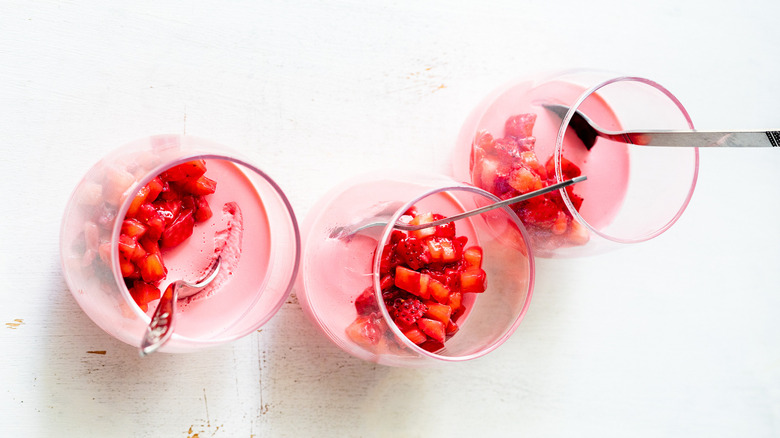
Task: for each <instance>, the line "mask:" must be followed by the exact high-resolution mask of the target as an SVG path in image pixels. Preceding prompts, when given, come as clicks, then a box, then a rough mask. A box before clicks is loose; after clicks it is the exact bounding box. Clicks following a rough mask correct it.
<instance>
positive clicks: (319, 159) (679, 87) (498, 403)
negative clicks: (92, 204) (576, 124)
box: [0, 0, 780, 438]
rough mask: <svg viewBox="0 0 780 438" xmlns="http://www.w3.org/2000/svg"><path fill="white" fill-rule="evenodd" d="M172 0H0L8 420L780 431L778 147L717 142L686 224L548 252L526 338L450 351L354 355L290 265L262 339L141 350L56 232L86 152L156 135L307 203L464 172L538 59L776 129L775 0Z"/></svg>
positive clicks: (1, 250) (703, 114)
mask: <svg viewBox="0 0 780 438" xmlns="http://www.w3.org/2000/svg"><path fill="white" fill-rule="evenodd" d="M160 3H163V2H156V1H139V2H90V1H83V2H74V1H53V0H52V1H38V2H29V1H26V0H19V1H14V0H0V148H2V154H0V175H2V179H1V180H0V181H1V182H2V185H1V186H0V205H2V208H0V278H2V282H1V283H0V351H2V354H0V436H4V437H5V436H24V437H51V436H58V437H85V436H100V437H103V436H111V437H189V438H193V437H196V436H197V437H211V436H213V437H263V436H269V437H270V436H273V437H282V436H291V437H299V436H410V437H411V436H469V435H471V436H473V435H478V436H485V435H487V436H498V435H503V436H541V437H572V436H594V437H605V436H607V437H609V436H616V437H623V436H649V437H658V436H664V437H667V436H685V437H688V436H707V437H748V436H749V437H770V436H778V435H780V180H778V178H777V177H776V175H777V174H778V171H780V150H771V149H769V150H703V151H701V174H700V179H699V184H698V187H697V190H696V193H695V195H694V198H693V200H692V202H691V204H690V206H689V208H688V210H687V211H686V213H685V214H684V215H683V217H682V219H681V220H680V221H679V222H678V223H677V224H676V225H675V226H674V227H673V228H672V229H671V230H670V231H669V232H667V233H665V234H664V235H663V236H661V237H659V238H657V239H655V240H653V241H651V242H648V243H645V244H641V245H636V246H633V247H631V248H626V249H624V250H621V251H618V252H615V253H610V254H607V255H604V256H599V257H592V258H586V259H576V260H539V261H538V265H537V266H538V281H537V283H536V288H535V294H534V298H533V302H532V304H531V308H530V311H529V313H528V316H527V318H526V320H525V321H524V322H523V324H522V325H521V327H520V329H519V330H518V332H517V333H516V334H515V335H514V336H513V337H512V339H511V340H510V341H509V342H508V343H507V344H505V345H503V346H502V347H501V348H499V349H498V350H497V351H495V352H494V353H492V354H490V355H488V356H486V357H484V358H481V359H478V360H475V361H472V362H467V363H463V364H457V365H449V366H445V367H441V368H438V369H425V370H415V369H396V368H386V367H382V366H377V365H374V364H371V363H366V362H362V361H359V360H357V359H354V358H352V357H351V356H348V355H347V354H346V353H343V352H342V351H341V350H339V349H338V348H337V347H335V346H334V345H332V344H331V343H330V342H329V341H328V340H326V339H325V338H324V337H323V336H322V335H320V334H319V332H317V331H316V330H315V329H314V328H313V326H311V325H310V324H309V322H308V320H307V319H305V317H304V314H303V313H302V311H301V308H300V306H299V304H298V302H297V300H296V299H295V291H293V295H292V296H291V297H290V299H289V301H288V302H287V303H286V304H285V305H284V306H283V308H282V309H281V311H280V312H279V313H278V314H277V316H275V317H274V318H273V319H272V321H271V322H270V323H269V324H267V325H266V326H264V327H263V328H262V329H260V330H258V332H257V333H253V334H252V335H251V336H248V337H247V338H244V339H242V340H239V341H237V342H235V343H232V344H230V345H226V346H223V347H220V348H215V349H212V350H207V351H204V352H202V353H198V354H191V355H165V354H160V355H153V356H151V357H148V358H144V359H141V358H139V357H138V355H137V353H136V351H135V350H134V349H132V348H131V347H128V346H126V345H124V344H122V343H120V342H118V341H116V340H114V339H113V338H111V337H109V336H108V335H106V334H104V333H103V332H102V331H101V330H100V329H99V328H97V327H96V326H95V325H94V324H93V323H92V322H91V321H90V320H89V319H88V318H87V317H86V316H85V314H83V313H82V312H81V310H80V309H79V307H78V306H77V304H76V302H75V301H74V300H73V298H72V297H71V295H70V292H69V291H68V289H67V287H66V285H65V283H64V280H63V277H62V274H61V271H60V267H59V256H58V236H59V223H60V218H61V215H62V211H63V209H64V206H65V202H66V200H67V197H68V195H69V193H70V191H71V190H72V188H73V187H74V186H75V184H76V183H77V182H78V180H79V179H80V177H81V175H82V174H83V173H84V172H85V171H86V170H87V169H88V168H89V167H90V166H92V164H93V163H94V162H95V161H96V160H97V159H98V158H99V157H100V156H101V155H103V154H104V153H105V152H107V151H108V150H110V149H113V148H115V147H117V146H119V145H121V144H123V143H126V142H128V141H130V140H133V139H135V138H138V137H143V136H147V135H151V134H158V133H187V134H193V135H198V136H201V137H206V138H210V139H213V140H216V141H219V142H222V143H225V144H228V145H230V146H231V147H233V148H236V149H240V150H242V151H243V152H244V153H245V154H247V155H249V156H250V157H251V158H253V159H254V160H255V162H256V163H257V164H258V165H259V166H260V167H262V168H263V169H265V170H267V171H268V172H269V173H270V174H271V175H272V176H273V177H275V179H276V180H277V181H278V182H279V184H280V185H281V186H282V188H283V189H284V190H285V191H286V193H287V194H288V196H289V198H290V200H291V202H292V203H293V206H294V207H295V210H296V213H297V214H298V216H299V218H303V217H304V216H305V215H306V213H307V212H308V210H309V208H310V206H311V205H312V204H313V203H314V202H315V201H316V200H317V199H318V198H319V197H320V196H321V195H322V194H324V193H325V191H326V190H327V189H328V188H330V187H331V186H333V185H335V184H336V183H338V182H340V181H341V180H342V179H344V178H346V177H347V176H350V175H353V174H357V173H360V172H365V171H371V170H377V169H384V168H402V169H409V170H420V171H430V172H440V173H445V172H447V171H448V170H449V151H450V148H451V146H452V144H453V141H454V139H455V136H456V134H457V132H458V129H459V127H460V124H461V122H462V121H463V119H464V118H465V117H466V115H467V113H468V112H469V110H470V108H471V107H472V106H473V105H475V104H476V103H477V102H478V101H479V100H480V99H481V98H482V97H483V96H484V95H485V94H486V93H488V92H489V91H490V90H491V89H493V88H494V87H496V86H498V85H499V84H501V83H503V82H505V81H506V80H509V79H512V78H514V77H516V76H522V75H524V74H528V73H532V72H535V71H539V70H551V69H558V68H569V67H602V68H607V69H612V70H617V71H623V72H626V73H631V74H636V75H641V76H646V77H650V78H653V79H655V80H656V81H658V82H660V83H662V84H664V85H665V86H666V87H668V88H669V89H670V90H672V92H674V93H675V94H676V95H677V96H678V97H679V98H680V99H681V100H682V102H683V103H684V104H685V105H686V107H687V108H688V110H689V111H690V113H691V114H692V116H693V118H694V122H695V123H696V124H697V125H698V127H699V128H709V129H716V128H730V127H731V128H743V129H750V128H757V129H758V128H774V129H777V128H780V109H779V108H780V107H778V102H780V79H778V73H779V72H780V55H778V49H777V47H778V46H777V44H778V42H779V41H780V26H777V17H778V16H780V3H778V2H775V1H770V0H763V1H758V0H756V1H753V0H747V1H739V2H737V1H716V2H704V1H702V2H690V1H684V0H682V1H681V0H661V1H658V2H649V3H648V2H642V3H641V4H640V3H639V2H636V4H635V5H632V4H630V3H631V2H610V1H606V0H595V1H590V2H579V1H574V0H562V1H557V2H545V1H512V0H509V1H505V2H501V3H502V4H498V2H497V3H496V5H495V6H492V7H490V8H488V7H487V6H486V5H483V4H482V3H483V2H471V3H466V2H447V1H436V2H415V1H396V2H385V3H379V2H364V1H338V2H296V1H257V0H249V1H235V2H213V3H212V2H206V1H189V2H179V3H165V4H160ZM373 3H376V4H373Z"/></svg>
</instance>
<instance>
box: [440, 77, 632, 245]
mask: <svg viewBox="0 0 780 438" xmlns="http://www.w3.org/2000/svg"><path fill="white" fill-rule="evenodd" d="M584 91H585V89H584V88H582V87H580V86H578V85H573V84H570V83H566V82H555V81H553V82H548V83H544V84H541V85H537V86H533V84H532V83H530V82H528V83H524V84H520V85H518V86H516V87H515V88H513V89H511V90H509V91H507V92H506V93H507V95H508V96H502V97H501V98H500V99H499V100H495V101H490V105H489V106H486V107H481V108H478V110H477V111H475V112H474V113H473V114H472V116H471V119H470V120H469V121H467V123H466V125H465V126H464V129H463V131H462V132H461V135H460V139H459V140H458V142H459V145H466V147H467V148H468V150H467V151H465V152H459V153H460V154H462V155H466V156H468V161H467V162H465V161H463V160H462V159H461V160H460V161H458V162H456V169H455V172H456V174H457V175H459V176H460V177H465V178H467V179H468V180H469V181H471V182H472V183H473V184H474V185H476V186H477V187H480V188H483V189H485V190H487V191H489V192H491V193H493V194H495V195H496V196H498V197H499V198H501V199H507V198H511V197H514V196H517V195H520V194H523V193H527V192H530V191H533V190H537V189H540V188H543V187H546V186H548V185H550V184H554V183H555V182H556V181H557V179H556V178H560V180H566V179H570V178H573V177H575V176H580V175H586V176H589V175H604V174H608V175H609V178H589V180H588V181H586V182H585V183H580V184H577V185H575V186H569V187H567V188H566V193H567V195H568V198H569V201H570V203H571V207H572V208H573V209H574V210H576V211H577V212H579V213H580V214H581V215H583V216H585V217H587V218H588V221H589V223H590V224H591V225H592V226H594V227H599V226H601V225H604V224H608V223H609V222H610V221H611V220H612V218H613V217H614V216H615V214H616V213H617V211H618V210H619V209H620V206H621V205H622V203H623V199H624V198H625V194H626V188H627V187H628V176H629V156H628V150H627V145H625V144H613V145H609V147H600V148H594V149H592V150H590V151H588V150H587V149H586V148H585V147H584V145H583V144H582V142H581V141H580V140H579V139H578V138H577V137H576V135H575V133H574V132H573V131H571V130H569V131H568V132H567V133H566V135H565V137H564V139H563V148H562V154H561V156H560V157H559V160H560V169H561V175H556V163H555V153H556V150H555V145H556V137H557V135H558V132H559V127H560V124H561V119H560V117H559V116H557V115H556V114H554V113H552V112H550V111H548V110H545V109H544V108H543V107H542V104H543V103H554V102H570V101H573V100H576V98H577V97H578V96H579V95H581V94H582V93H583V92H584ZM580 110H581V111H585V112H587V114H588V115H589V116H590V117H593V118H594V119H596V120H599V122H600V124H602V126H605V127H608V129H616V130H617V129H619V124H618V121H617V118H616V116H615V115H614V113H613V112H612V110H611V109H610V107H609V106H608V105H607V104H606V103H605V102H604V101H603V100H601V99H597V98H594V99H590V100H588V101H587V102H586V103H585V104H583V106H582V107H581V108H580ZM476 118H479V121H477V120H475V119H476ZM475 125H478V129H476V132H475V130H474V126H475ZM460 147H463V146H460ZM466 166H468V167H467V168H466ZM512 209H513V210H514V211H515V212H516V213H517V214H518V216H519V217H520V219H521V220H522V221H523V223H524V224H525V226H526V227H527V229H528V233H529V236H530V238H531V243H532V245H533V246H534V249H535V250H536V251H537V254H540V255H550V254H551V253H552V252H554V251H555V250H556V249H558V248H562V247H571V246H579V245H584V244H586V243H587V242H588V240H589V238H590V232H589V230H588V229H587V228H586V227H585V225H583V224H582V223H581V222H580V221H578V220H577V218H575V217H574V215H573V213H572V211H571V209H570V208H569V207H567V205H566V203H565V201H564V199H563V198H562V196H561V194H560V193H559V192H553V193H550V194H547V195H544V196H538V197H535V198H532V199H530V200H528V201H523V202H520V203H516V204H513V205H512Z"/></svg>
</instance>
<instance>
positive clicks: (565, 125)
mask: <svg viewBox="0 0 780 438" xmlns="http://www.w3.org/2000/svg"><path fill="white" fill-rule="evenodd" d="M618 82H636V83H640V84H644V85H648V86H650V87H653V88H655V89H656V90H658V91H660V92H661V93H662V94H663V95H665V96H666V97H667V98H668V99H669V100H670V101H671V102H672V103H673V104H674V105H675V106H676V107H677V108H678V110H679V111H680V113H681V114H682V115H683V117H684V118H685V121H686V123H687V124H688V127H689V128H690V129H694V127H693V120H692V119H691V116H690V114H689V113H688V111H687V110H686V109H685V107H684V106H683V105H682V102H680V100H679V99H677V97H676V96H675V95H674V94H672V92H671V91H669V90H668V89H667V88H666V87H664V86H662V85H661V84H659V83H658V82H655V81H653V80H650V79H647V78H643V77H640V76H628V75H624V76H615V77H612V78H610V79H606V80H604V81H601V82H599V83H596V84H595V85H593V86H591V87H590V88H588V89H587V90H585V91H584V92H583V93H582V94H580V96H579V97H578V98H577V100H575V101H574V103H573V104H572V105H571V106H570V107H569V111H567V112H566V115H565V116H564V117H563V119H562V120H561V123H560V126H559V128H558V136H557V137H556V139H555V150H554V152H553V157H554V162H555V179H556V180H557V181H559V182H560V181H563V169H562V165H561V163H562V160H561V158H562V156H563V139H564V137H565V135H566V132H567V130H568V129H569V122H570V121H571V119H572V117H573V115H574V113H575V112H576V111H577V109H578V108H579V107H580V105H582V103H583V102H585V100H586V99H587V98H588V97H590V96H591V95H593V94H594V93H596V91H598V90H600V89H602V88H604V87H606V86H608V85H612V84H615V83H618ZM693 149H694V150H693V153H694V165H693V178H692V180H691V186H690V187H689V188H688V193H687V194H686V196H685V200H684V201H683V202H682V204H681V205H680V207H679V208H678V210H677V212H676V213H675V214H674V216H672V217H671V219H669V220H668V221H667V222H666V223H665V224H663V225H662V226H661V227H659V228H658V229H657V230H655V231H652V232H650V233H646V234H644V235H642V236H640V237H637V238H623V237H618V236H612V235H610V234H607V233H603V232H601V231H599V230H597V229H595V228H594V227H593V226H592V225H591V224H590V223H589V222H588V221H587V220H585V218H583V217H582V215H580V213H579V211H577V209H576V208H574V203H572V201H571V198H569V194H568V192H567V191H566V190H564V189H561V190H559V192H560V194H561V198H563V202H564V204H566V208H568V209H569V212H570V213H571V214H572V215H573V216H574V218H575V220H578V221H579V222H580V223H581V224H583V225H584V226H585V227H586V228H587V229H588V231H590V232H592V233H594V234H596V235H597V236H599V237H601V238H603V239H605V240H609V241H612V242H616V243H621V244H630V243H640V242H645V241H647V240H650V239H653V238H655V237H658V236H659V235H661V234H663V233H664V232H665V231H666V230H668V229H669V228H671V227H672V225H674V224H675V223H676V222H677V220H679V219H680V217H681V216H682V214H683V212H684V211H685V209H686V208H687V207H688V204H689V203H690V201H691V198H692V197H693V192H694V190H695V189H696V183H697V181H698V176H699V149H698V148H693Z"/></svg>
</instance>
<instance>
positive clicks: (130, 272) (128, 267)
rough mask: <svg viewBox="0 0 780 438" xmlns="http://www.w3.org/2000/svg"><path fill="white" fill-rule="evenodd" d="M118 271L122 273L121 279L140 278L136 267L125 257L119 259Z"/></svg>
mask: <svg viewBox="0 0 780 438" xmlns="http://www.w3.org/2000/svg"><path fill="white" fill-rule="evenodd" d="M119 269H120V270H121V271H122V277H123V278H139V277H140V276H141V272H140V271H139V270H138V266H136V265H135V263H133V262H132V261H130V259H128V258H127V257H125V256H120V257H119Z"/></svg>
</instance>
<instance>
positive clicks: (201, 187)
mask: <svg viewBox="0 0 780 438" xmlns="http://www.w3.org/2000/svg"><path fill="white" fill-rule="evenodd" d="M178 186H179V187H180V188H181V189H182V190H183V191H184V192H186V193H190V194H193V195H197V196H205V195H210V194H212V193H214V192H215V191H217V182H216V181H214V180H213V179H210V178H209V177H207V176H205V175H203V176H201V177H199V178H198V179H196V180H190V179H187V180H184V181H180V182H178Z"/></svg>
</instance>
